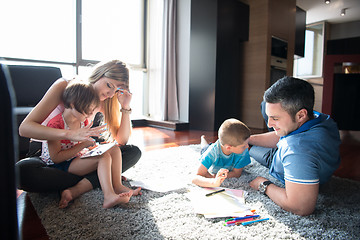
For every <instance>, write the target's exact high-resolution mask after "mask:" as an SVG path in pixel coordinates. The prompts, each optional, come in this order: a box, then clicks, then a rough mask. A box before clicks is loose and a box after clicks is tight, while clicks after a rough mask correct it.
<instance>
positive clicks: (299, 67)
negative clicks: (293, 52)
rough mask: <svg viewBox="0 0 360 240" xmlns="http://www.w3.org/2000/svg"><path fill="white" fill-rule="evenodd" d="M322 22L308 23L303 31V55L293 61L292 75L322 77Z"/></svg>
mask: <svg viewBox="0 0 360 240" xmlns="http://www.w3.org/2000/svg"><path fill="white" fill-rule="evenodd" d="M323 53H324V23H323V22H321V23H316V24H312V25H308V26H307V27H306V32H305V57H304V58H300V59H296V60H295V61H294V75H295V76H297V77H301V78H314V77H322V70H323V67H322V65H323Z"/></svg>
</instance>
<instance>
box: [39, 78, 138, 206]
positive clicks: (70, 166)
mask: <svg viewBox="0 0 360 240" xmlns="http://www.w3.org/2000/svg"><path fill="white" fill-rule="evenodd" d="M62 100H63V103H64V107H65V109H64V112H63V113H60V114H59V115H57V116H55V117H54V118H52V119H51V120H50V121H49V122H48V124H47V126H49V127H52V128H59V129H69V130H70V131H81V128H88V127H90V125H89V120H88V119H93V116H94V113H95V112H96V109H97V108H98V107H99V105H100V100H99V97H98V95H97V94H96V92H95V90H94V88H93V86H92V85H91V84H89V83H85V82H82V81H76V80H72V81H71V82H70V83H69V84H68V86H67V87H66V89H65V91H64V93H63V96H62ZM93 145H94V142H93V141H83V142H73V141H69V140H48V141H47V142H44V143H43V147H42V155H41V158H42V160H43V161H44V162H45V163H46V164H48V165H49V166H50V167H54V168H58V169H60V170H62V171H66V172H70V173H72V174H76V175H79V176H84V175H86V174H88V173H90V172H93V171H95V170H97V172H98V176H99V181H100V185H101V189H102V191H103V193H104V202H103V207H104V208H110V207H113V206H115V205H118V204H120V203H127V202H128V201H129V199H130V197H131V196H132V195H133V191H132V190H131V189H129V188H127V187H125V186H124V185H122V182H121V161H122V158H121V152H120V148H119V147H118V146H114V147H112V148H111V149H110V150H108V151H107V152H105V153H103V154H102V155H100V156H95V157H88V158H80V157H81V155H82V154H83V153H84V152H86V150H88V149H86V148H88V147H90V146H93ZM81 181H85V180H84V179H83V180H81ZM135 191H139V189H137V190H135ZM70 192H71V191H69V189H66V190H64V191H63V192H62V194H61V200H60V204H59V206H60V208H64V207H66V206H67V205H68V203H69V201H71V200H72V196H71V195H69V194H70Z"/></svg>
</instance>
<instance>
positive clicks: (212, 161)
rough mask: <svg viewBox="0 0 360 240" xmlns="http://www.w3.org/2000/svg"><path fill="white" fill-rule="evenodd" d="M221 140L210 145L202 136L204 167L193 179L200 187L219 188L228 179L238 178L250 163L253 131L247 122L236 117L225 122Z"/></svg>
mask: <svg viewBox="0 0 360 240" xmlns="http://www.w3.org/2000/svg"><path fill="white" fill-rule="evenodd" d="M218 137H219V139H218V140H217V141H216V142H215V143H214V144H208V143H207V141H206V139H205V136H201V157H200V166H199V168H198V171H197V174H196V176H195V177H194V179H193V180H192V182H193V183H194V184H196V185H198V186H200V187H219V186H220V185H221V183H222V182H223V181H224V180H225V179H226V178H233V177H236V178H238V177H240V175H241V173H242V170H243V167H245V166H246V165H248V164H249V163H250V155H249V152H248V147H249V145H248V142H249V137H250V130H249V128H248V127H247V126H246V125H245V124H244V123H242V122H241V121H239V120H237V119H234V118H231V119H227V120H225V121H224V122H223V123H222V124H221V126H220V128H219V132H218Z"/></svg>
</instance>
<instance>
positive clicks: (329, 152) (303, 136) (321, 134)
mask: <svg viewBox="0 0 360 240" xmlns="http://www.w3.org/2000/svg"><path fill="white" fill-rule="evenodd" d="M314 115H315V118H314V119H312V120H309V121H307V122H306V123H304V124H303V125H302V126H301V127H300V128H298V129H297V130H295V131H293V132H291V133H289V134H288V135H286V136H283V137H281V138H280V140H279V142H278V143H277V147H278V150H277V151H276V153H275V155H274V157H273V162H272V164H271V167H270V171H269V172H270V174H271V175H273V176H274V177H275V178H277V179H279V180H280V181H281V182H282V183H283V184H285V180H286V181H290V182H294V183H302V184H316V183H320V184H322V183H325V182H327V181H328V180H329V179H330V177H331V175H332V174H333V172H334V171H335V170H336V169H337V168H338V167H339V164H340V153H339V146H340V142H341V141H340V136H339V130H338V127H337V125H336V123H335V121H334V120H332V119H331V118H330V116H329V115H326V114H323V113H318V112H315V111H314Z"/></svg>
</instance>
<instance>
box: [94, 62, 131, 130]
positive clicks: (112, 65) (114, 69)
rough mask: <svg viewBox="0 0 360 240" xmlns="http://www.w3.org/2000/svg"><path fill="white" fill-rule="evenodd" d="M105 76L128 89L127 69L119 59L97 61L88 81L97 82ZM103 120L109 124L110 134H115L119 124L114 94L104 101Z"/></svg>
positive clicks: (119, 117)
mask: <svg viewBox="0 0 360 240" xmlns="http://www.w3.org/2000/svg"><path fill="white" fill-rule="evenodd" d="M102 77H107V78H110V79H113V80H116V81H119V82H121V83H122V84H123V85H124V88H125V89H126V90H128V89H129V69H128V68H127V67H126V64H125V63H123V62H122V61H120V60H111V61H108V62H100V63H98V64H97V65H96V66H95V68H94V70H93V72H92V73H91V75H90V77H89V82H90V83H92V84H93V83H95V82H97V81H98V80H99V79H100V78H102ZM104 114H105V116H104V117H105V122H106V123H107V125H108V126H109V129H110V132H111V134H112V136H116V131H117V129H118V128H119V126H120V119H121V113H120V105H119V102H118V100H117V96H116V94H115V95H114V96H113V97H112V98H108V99H106V100H105V101H104Z"/></svg>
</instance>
